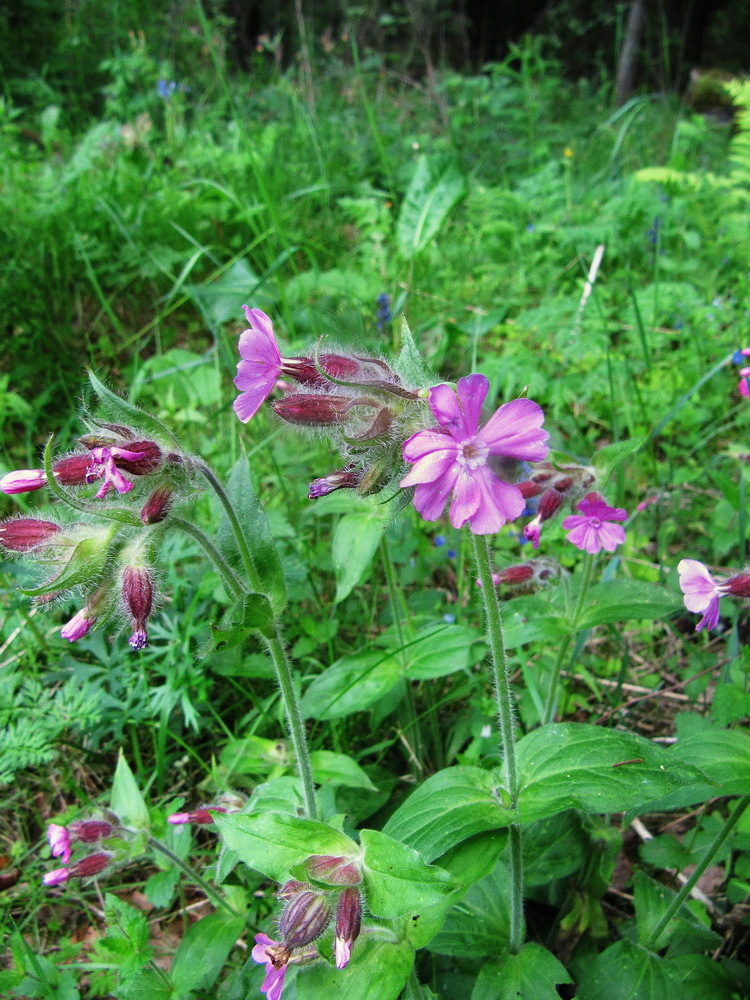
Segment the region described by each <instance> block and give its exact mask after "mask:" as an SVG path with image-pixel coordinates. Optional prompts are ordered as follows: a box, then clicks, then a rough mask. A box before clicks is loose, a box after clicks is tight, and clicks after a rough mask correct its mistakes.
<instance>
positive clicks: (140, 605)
mask: <svg viewBox="0 0 750 1000" xmlns="http://www.w3.org/2000/svg"><path fill="white" fill-rule="evenodd" d="M122 596H123V600H124V601H125V606H126V607H127V609H128V611H129V612H130V615H131V617H132V619H133V634H132V635H131V637H130V639H129V640H128V642H129V643H130V645H131V646H132V648H133V649H145V648H146V646H148V632H147V631H146V619H147V618H148V616H149V615H150V614H151V608H152V606H153V601H154V587H153V582H152V578H151V571H150V570H149V569H148V568H147V567H146V566H126V567H125V569H124V570H123V573H122Z"/></svg>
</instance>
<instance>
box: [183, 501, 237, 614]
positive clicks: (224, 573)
mask: <svg viewBox="0 0 750 1000" xmlns="http://www.w3.org/2000/svg"><path fill="white" fill-rule="evenodd" d="M171 523H172V524H173V525H174V527H175V528H179V529H180V531H184V532H185V534H186V535H190V537H191V538H194V539H195V540H196V542H198V544H199V545H200V546H201V547H202V548H203V551H204V552H205V553H206V555H207V556H208V558H209V559H210V560H211V562H212V563H213V564H214V566H215V567H216V568H217V570H218V571H219V573H220V574H221V578H222V580H223V581H224V583H225V584H226V587H227V590H229V592H230V593H231V594H233V595H234V597H242V595H243V594H244V593H245V587H244V585H243V583H242V580H240V578H239V577H238V576H237V574H236V573H235V571H234V570H233V569H232V567H231V566H230V565H229V563H228V562H227V561H226V559H225V558H224V556H223V555H222V554H221V552H219V550H218V549H217V548H216V546H215V545H214V543H213V542H212V541H211V539H210V538H209V537H208V535H206V534H205V533H204V532H203V531H201V529H200V528H198V527H196V525H194V524H193V522H192V521H187V520H185V518H182V517H173V518H172V520H171Z"/></svg>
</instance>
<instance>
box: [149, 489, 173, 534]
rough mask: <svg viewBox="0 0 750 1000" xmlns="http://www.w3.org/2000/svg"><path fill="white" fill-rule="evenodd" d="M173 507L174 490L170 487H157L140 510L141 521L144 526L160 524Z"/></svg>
mask: <svg viewBox="0 0 750 1000" xmlns="http://www.w3.org/2000/svg"><path fill="white" fill-rule="evenodd" d="M173 505H174V490H173V489H172V488H171V486H157V488H156V489H155V490H154V492H153V493H152V494H151V496H150V497H149V498H148V500H147V501H146V502H145V504H144V505H143V507H142V509H141V521H142V522H143V524H145V525H149V524H160V523H161V522H162V521H163V520H164V519H165V518H166V517H167V516H168V515H169V513H170V511H171V510H172V507H173Z"/></svg>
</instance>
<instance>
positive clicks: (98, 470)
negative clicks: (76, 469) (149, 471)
mask: <svg viewBox="0 0 750 1000" xmlns="http://www.w3.org/2000/svg"><path fill="white" fill-rule="evenodd" d="M145 457H146V456H145V452H142V451H128V450H127V449H126V448H94V450H93V451H92V452H91V465H90V466H89V468H88V470H87V472H86V482H87V483H93V482H94V480H95V479H104V482H103V483H102V485H101V486H100V487H99V489H98V490H97V493H96V499H97V500H101V499H102V498H103V497H105V496H106V495H107V493H108V492H109V489H110V487H111V486H114V488H115V489H116V490H117V492H118V493H129V492H130V490H132V489H133V484H132V483H131V482H130V480H129V479H126V478H125V476H124V475H123V474H122V472H120V470H119V469H118V468H117V465H116V464H115V459H117V458H122V459H124V460H125V461H128V462H136V461H138V460H139V459H141V458H145Z"/></svg>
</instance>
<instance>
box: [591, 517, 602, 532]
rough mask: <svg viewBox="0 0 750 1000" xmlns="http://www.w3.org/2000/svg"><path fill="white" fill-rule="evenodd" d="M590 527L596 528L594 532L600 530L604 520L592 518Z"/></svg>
mask: <svg viewBox="0 0 750 1000" xmlns="http://www.w3.org/2000/svg"><path fill="white" fill-rule="evenodd" d="M589 525H590V526H591V527H592V528H594V530H598V529H599V528H601V526H602V519H601V518H600V517H590V518H589Z"/></svg>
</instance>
